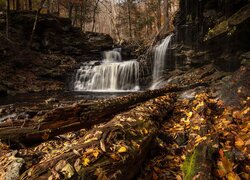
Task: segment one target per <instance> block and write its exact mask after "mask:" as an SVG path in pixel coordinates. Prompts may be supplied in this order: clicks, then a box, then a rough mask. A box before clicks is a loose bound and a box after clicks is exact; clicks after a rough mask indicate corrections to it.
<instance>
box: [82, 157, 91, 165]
mask: <svg viewBox="0 0 250 180" xmlns="http://www.w3.org/2000/svg"><path fill="white" fill-rule="evenodd" d="M89 163H90V160H89V158H83V162H82V164H83V166H88V165H89Z"/></svg>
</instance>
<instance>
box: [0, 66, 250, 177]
mask: <svg viewBox="0 0 250 180" xmlns="http://www.w3.org/2000/svg"><path fill="white" fill-rule="evenodd" d="M171 73H173V74H172V76H173V77H174V78H172V80H171V81H170V84H167V85H166V87H165V89H166V90H165V89H164V88H163V89H161V90H156V91H148V92H147V91H146V92H144V93H146V94H147V97H148V96H149V95H150V98H145V99H144V98H142V99H141V98H139V99H140V101H138V100H136V99H135V98H137V99H138V96H142V97H144V95H143V94H141V95H139V94H138V95H132V96H125V97H121V98H114V99H110V100H104V101H105V102H106V105H109V104H110V103H111V104H112V102H116V101H117V102H121V103H122V104H124V103H125V102H127V103H126V104H128V105H129V106H126V107H124V108H122V109H121V108H119V111H114V113H112V111H110V112H107V113H105V116H100V113H99V114H98V113H96V114H95V113H92V114H91V116H88V117H87V119H86V117H83V118H85V119H86V120H87V122H90V121H91V120H93V119H96V118H97V117H99V120H100V121H96V124H95V123H93V126H92V127H91V128H85V129H81V130H75V131H71V132H68V133H66V134H61V135H57V136H56V137H55V138H54V139H48V138H50V137H49V135H50V134H49V130H48V131H46V132H48V133H44V134H43V137H42V139H43V141H44V142H42V143H41V142H40V143H38V144H32V145H31V146H26V144H23V142H22V141H21V139H16V141H14V139H11V143H10V144H9V143H8V142H6V141H5V142H4V141H2V142H1V143H0V149H1V150H0V167H1V168H0V179H5V178H6V177H8V178H10V179H19V178H20V179H76V178H79V177H81V178H85V179H132V178H135V177H136V178H137V179H154V180H157V179H178V180H180V179H185V180H189V179H225V180H227V179H228V180H237V179H246V180H247V179H249V178H250V176H249V174H250V153H249V151H250V107H249V105H250V97H249V83H248V77H249V68H245V67H243V68H241V69H240V70H239V71H237V72H236V73H234V74H233V75H230V76H228V74H227V73H224V72H220V71H217V70H216V68H214V67H213V66H212V65H208V66H205V67H202V68H198V69H194V70H190V71H188V72H185V73H183V72H182V73H180V72H171ZM172 85H173V86H172ZM194 85H195V86H194ZM170 87H172V88H170ZM178 87H187V88H178ZM167 89H172V90H176V92H173V91H172V92H171V93H170V92H169V91H167ZM90 102H91V101H86V103H88V104H89V103H90ZM100 102H101V101H100ZM92 103H93V102H92ZM70 104H71V103H69V104H67V103H66V104H64V105H63V106H62V107H61V109H60V111H57V110H55V109H56V108H55V109H54V107H51V108H52V109H50V108H48V109H46V111H48V112H49V113H50V112H56V113H54V114H55V115H56V116H55V117H57V119H58V120H59V121H66V120H65V119H62V118H65V117H64V116H63V113H64V112H65V109H64V108H66V109H67V107H71V105H70ZM76 104H77V103H76ZM118 104H119V103H118ZM83 105H84V104H83ZM99 105H100V104H99ZM100 106H101V107H100V108H103V107H104V106H105V103H104V104H103V105H100ZM72 107H78V106H72ZM84 107H85V106H84ZM107 107H109V106H107ZM100 108H98V107H97V109H98V110H99V109H100ZM113 108H116V107H115V106H113ZM73 110H74V108H73V109H70V111H69V112H73ZM108 110H109V108H107V110H105V112H106V111H108ZM36 112H37V114H41V113H42V112H43V113H44V109H43V110H41V111H39V110H38V109H37V110H36ZM94 112H99V111H94ZM52 115H53V113H52ZM68 115H69V116H67V118H68V119H72V118H79V117H81V116H84V115H83V114H82V113H75V114H74V116H71V114H68ZM75 115H76V116H75ZM51 117H54V116H51ZM100 118H103V119H100ZM32 120H33V119H29V121H28V122H30V123H31V124H32V122H33V121H32ZM50 120H51V122H53V118H52V119H50ZM54 120H55V119H54ZM22 121H24V122H25V123H26V124H27V120H25V119H22ZM22 121H21V122H22ZM7 122H9V124H11V123H12V125H15V124H14V121H12V120H11V118H9V119H7V120H4V121H3V122H2V125H3V124H4V123H7ZM100 122H101V123H100ZM17 124H18V123H17ZM19 124H20V123H19ZM21 124H22V123H21ZM80 124H81V123H80ZM52 125H53V123H52ZM53 127H54V126H53ZM65 127H66V126H65ZM81 127H85V126H81ZM4 128H6V126H4ZM9 128H10V129H11V128H12V129H13V127H12V126H11V125H10V126H9ZM17 128H18V129H19V130H22V128H23V126H20V127H19V126H17ZM54 129H55V130H56V129H57V128H56V127H54ZM77 129H79V128H77ZM7 130H8V128H7ZM38 130H39V127H38ZM24 134H25V132H24Z"/></svg>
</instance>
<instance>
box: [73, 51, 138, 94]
mask: <svg viewBox="0 0 250 180" xmlns="http://www.w3.org/2000/svg"><path fill="white" fill-rule="evenodd" d="M74 90H75V91H104V92H116V91H138V90H139V63H138V62H137V61H136V60H129V61H122V57H121V53H120V49H114V50H112V51H107V52H104V60H103V61H102V62H101V63H100V62H98V61H90V62H87V63H84V64H83V65H82V66H81V67H80V68H79V69H78V70H77V73H76V75H75V82H74Z"/></svg>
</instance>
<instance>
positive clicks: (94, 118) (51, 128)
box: [0, 83, 204, 143]
mask: <svg viewBox="0 0 250 180" xmlns="http://www.w3.org/2000/svg"><path fill="white" fill-rule="evenodd" d="M200 85H204V84H200V83H198V84H193V85H190V86H188V87H176V86H173V87H168V88H162V89H159V90H153V91H146V92H142V93H135V94H131V95H128V96H124V97H118V98H111V99H106V100H98V101H94V102H91V103H84V102H80V103H77V104H74V105H69V106H65V107H62V108H55V109H53V110H50V111H48V112H47V113H45V114H43V115H40V116H39V115H37V116H35V117H33V118H32V119H27V120H18V121H14V122H2V123H0V139H2V140H4V141H11V140H17V139H18V141H19V142H21V143H25V142H26V143H27V142H28V143H33V142H40V141H44V140H47V139H48V138H53V137H55V136H57V135H60V134H63V133H66V132H70V131H73V130H79V129H81V128H86V129H89V128H91V127H92V126H93V125H95V124H98V123H103V122H106V121H107V120H109V119H110V118H111V117H112V116H113V115H114V114H116V113H119V112H121V111H125V110H127V109H130V108H131V107H132V106H133V105H136V104H138V103H142V102H145V101H147V100H149V99H152V98H155V97H158V96H161V95H164V94H165V93H170V92H176V91H181V90H185V89H189V88H192V87H197V86H200ZM45 137H46V138H45Z"/></svg>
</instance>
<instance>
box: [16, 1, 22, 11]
mask: <svg viewBox="0 0 250 180" xmlns="http://www.w3.org/2000/svg"><path fill="white" fill-rule="evenodd" d="M20 9H21V6H20V0H16V10H20Z"/></svg>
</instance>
